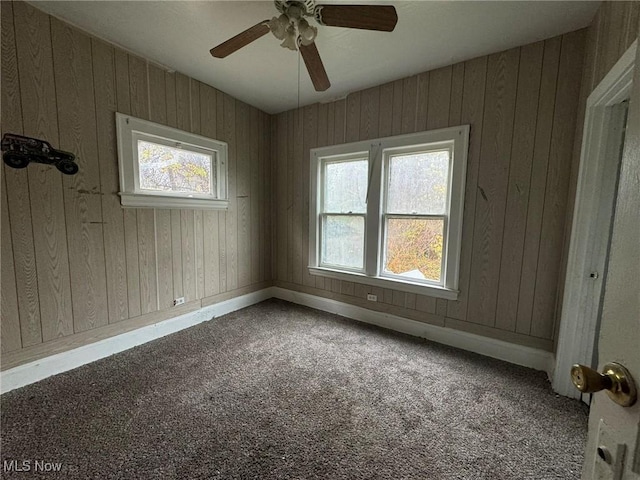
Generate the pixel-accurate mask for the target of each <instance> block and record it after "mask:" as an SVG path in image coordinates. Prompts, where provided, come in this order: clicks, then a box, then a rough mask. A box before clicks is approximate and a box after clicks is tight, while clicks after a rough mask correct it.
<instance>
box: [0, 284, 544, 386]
mask: <svg viewBox="0 0 640 480" xmlns="http://www.w3.org/2000/svg"><path fill="white" fill-rule="evenodd" d="M272 297H275V298H279V299H282V300H286V301H289V302H292V303H297V304H299V305H305V306H307V307H311V308H315V309H318V310H322V311H325V312H330V313H336V314H338V315H341V316H343V317H347V318H351V319H354V320H358V321H361V322H365V323H371V324H373V325H378V326H380V327H384V328H388V329H390V330H396V331H398V332H402V333H407V334H409V335H413V336H416V337H422V338H426V339H428V340H432V341H434V342H437V343H442V344H445V345H450V346H452V347H457V348H461V349H463V350H468V351H471V352H475V353H479V354H481V355H486V356H488V357H493V358H498V359H500V360H505V361H507V362H510V363H515V364H517V365H523V366H525V367H530V368H533V369H535V370H543V371H545V372H547V374H549V375H550V374H551V372H553V367H554V357H553V354H552V353H551V352H547V351H544V350H539V349H536V348H531V347H525V346H522V345H516V344H513V343H509V342H504V341H501V340H496V339H492V338H488V337H483V336H481V335H475V334H473V333H468V332H462V331H460V330H453V329H451V328H444V327H438V326H435V325H429V324H426V323H422V322H418V321H415V320H410V319H407V318H403V317H398V316H396V315H391V314H388V313H382V312H376V311H373V310H368V309H366V308H362V307H357V306H355V305H349V304H348V303H344V302H338V301H336V300H331V299H328V298H323V297H317V296H315V295H309V294H306V293H300V292H294V291H292V290H286V289H284V288H279V287H269V288H265V289H262V290H259V291H257V292H252V293H249V294H246V295H242V296H239V297H235V298H232V299H229V300H225V301H222V302H220V303H216V304H215V305H210V306H207V307H204V308H201V309H200V310H197V311H195V312H190V313H186V314H184V315H180V316H178V317H174V318H171V319H169V320H164V321H162V322H158V323H155V324H153V325H147V326H146V327H142V328H139V329H137V330H133V331H131V332H127V333H123V334H121V335H117V336H115V337H110V338H106V339H104V340H100V341H97V342H94V343H91V344H88V345H83V346H82V347H78V348H74V349H73V350H68V351H66V352H62V353H57V354H55V355H51V356H49V357H45V358H42V359H40V360H36V361H33V362H30V363H26V364H24V365H19V366H17V367H14V368H11V369H9V370H5V371H4V372H0V393H6V392H9V391H11V390H14V389H16V388H20V387H24V386H25V385H29V384H31V383H35V382H38V381H40V380H43V379H45V378H48V377H51V376H53V375H57V374H59V373H63V372H66V371H68V370H72V369H74V368H77V367H80V366H82V365H85V364H87V363H91V362H94V361H96V360H99V359H101V358H105V357H108V356H111V355H114V354H116V353H119V352H122V351H124V350H128V349H130V348H133V347H136V346H138V345H142V344H144V343H147V342H150V341H152V340H155V339H158V338H161V337H164V336H166V335H170V334H172V333H175V332H179V331H180V330H184V329H185V328H189V327H192V326H194V325H197V324H199V323H202V322H206V321H208V320H211V319H213V318H216V317H220V316H222V315H226V314H228V313H231V312H235V311H236V310H240V309H242V308H245V307H249V306H251V305H254V304H256V303H260V302H262V301H264V300H268V299H269V298H272Z"/></svg>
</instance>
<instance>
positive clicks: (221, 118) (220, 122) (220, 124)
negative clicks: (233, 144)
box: [216, 90, 228, 292]
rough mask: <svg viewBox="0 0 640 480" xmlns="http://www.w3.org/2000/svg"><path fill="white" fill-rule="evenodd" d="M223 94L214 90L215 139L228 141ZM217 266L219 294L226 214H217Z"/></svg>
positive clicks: (224, 275) (224, 273) (223, 281)
mask: <svg viewBox="0 0 640 480" xmlns="http://www.w3.org/2000/svg"><path fill="white" fill-rule="evenodd" d="M224 108H225V104H224V94H223V93H222V92H219V91H217V90H216V132H217V135H216V138H219V139H220V140H223V141H228V140H227V138H226V133H225V127H224V122H225V118H226V117H225V114H224ZM218 264H219V270H220V292H226V291H227V212H223V211H221V212H218Z"/></svg>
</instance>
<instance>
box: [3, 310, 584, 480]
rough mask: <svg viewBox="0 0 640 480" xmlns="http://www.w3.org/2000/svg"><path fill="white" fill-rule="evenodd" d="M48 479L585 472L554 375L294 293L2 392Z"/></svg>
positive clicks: (14, 425)
mask: <svg viewBox="0 0 640 480" xmlns="http://www.w3.org/2000/svg"><path fill="white" fill-rule="evenodd" d="M0 402H1V407H2V414H1V416H2V454H1V459H2V461H3V462H5V461H9V460H18V461H19V462H22V461H23V460H30V461H31V464H30V465H31V472H29V473H12V474H8V473H6V472H5V473H4V474H3V475H2V477H3V478H21V479H24V478H31V477H32V476H36V475H35V474H33V469H34V467H35V463H34V462H35V460H44V461H50V462H60V463H61V472H60V473H58V474H54V473H49V474H39V475H38V478H65V479H67V478H83V479H84V478H122V479H125V478H141V479H160V478H162V479H165V478H181V479H182V478H185V479H195V478H203V479H205V478H206V479H217V478H220V479H223V478H224V479H227V478H228V479H249V478H260V479H271V478H287V479H289V478H291V479H314V478H326V479H393V480H396V479H412V478H414V479H434V480H438V479H473V480H477V479H518V480H520V479H535V480H542V479H572V478H579V471H580V466H581V462H582V454H583V449H584V444H585V437H586V424H587V409H586V407H585V406H584V405H582V404H581V403H579V402H577V401H573V400H569V399H566V398H561V397H558V396H556V395H555V394H553V393H552V391H551V389H550V387H549V384H548V382H547V380H546V378H545V375H544V374H543V373H541V372H535V371H533V370H529V369H526V368H522V367H517V366H513V365H510V364H507V363H504V362H501V361H498V360H493V359H489V358H486V357H482V356H479V355H475V354H471V353H467V352H463V351H459V350H456V349H453V348H449V347H444V346H441V345H437V344H433V343H430V342H427V341H424V340H420V339H416V338H412V337H409V336H405V335H402V334H396V333H393V332H389V331H386V330H383V329H379V328H376V327H372V326H368V325H364V324H360V323H357V322H354V321H351V320H347V319H344V318H341V317H338V316H335V315H329V314H325V313H322V312H318V311H315V310H312V309H308V308H304V307H299V306H295V305H292V304H289V303H286V302H282V301H278V300H270V301H267V302H264V303H262V304H259V305H256V306H253V307H250V308H247V309H244V310H241V311H239V312H236V313H233V314H230V315H227V316H225V317H222V318H219V319H217V320H215V321H212V322H207V323H204V324H201V325H198V326H196V327H193V328H191V329H189V330H185V331H182V332H179V333H177V334H174V335H171V336H169V337H166V338H163V339H160V340H157V341H154V342H152V343H149V344H146V345H143V346H140V347H137V348H135V349H132V350H129V351H127V352H124V353H121V354H118V355H116V356H113V357H110V358H108V359H104V360H101V361H98V362H95V363H93V364H91V365H87V366H84V367H81V368H79V369H76V370H74V371H71V372H68V373H65V374H62V375H58V376H56V377H53V378H50V379H47V380H44V381H42V382H39V383H37V384H34V385H30V386H28V387H25V388H22V389H19V390H15V391H13V392H9V393H7V394H5V395H3V396H2V397H0Z"/></svg>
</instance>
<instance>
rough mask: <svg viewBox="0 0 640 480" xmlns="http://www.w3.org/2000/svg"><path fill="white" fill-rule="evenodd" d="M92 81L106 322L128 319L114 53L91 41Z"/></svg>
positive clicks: (104, 46) (102, 44) (111, 49)
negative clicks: (107, 313)
mask: <svg viewBox="0 0 640 480" xmlns="http://www.w3.org/2000/svg"><path fill="white" fill-rule="evenodd" d="M91 45H92V58H93V82H94V88H93V90H94V95H95V100H96V128H97V141H98V160H99V165H100V190H101V192H102V195H101V200H102V219H103V221H104V227H103V229H102V233H103V237H104V249H105V252H104V255H105V260H104V261H105V267H106V276H107V305H108V310H109V322H110V323H113V322H118V321H120V320H124V319H126V318H129V302H128V294H127V264H126V255H125V235H124V218H123V214H122V208H121V206H120V198H119V197H118V191H119V190H120V188H119V178H118V160H117V153H116V131H115V122H114V121H113V119H114V118H115V112H116V111H117V109H118V107H117V97H116V73H115V54H114V49H113V47H112V46H110V45H107V44H106V43H104V42H101V41H99V40H96V39H92V40H91Z"/></svg>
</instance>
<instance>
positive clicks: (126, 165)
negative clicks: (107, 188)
mask: <svg viewBox="0 0 640 480" xmlns="http://www.w3.org/2000/svg"><path fill="white" fill-rule="evenodd" d="M116 129H117V137H118V168H119V174H120V192H118V194H119V195H120V203H121V204H122V206H123V207H126V208H185V209H227V208H228V207H229V200H228V196H227V192H228V189H227V164H228V162H227V158H228V146H227V144H226V143H225V142H221V141H218V140H213V139H211V138H207V137H203V136H201V135H197V134H195V133H189V132H185V131H183V130H178V129H177V128H172V127H167V126H165V125H160V124H158V123H154V122H150V121H148V120H143V119H141V118H136V117H132V116H131V115H125V114H122V113H116ZM138 139H148V140H150V141H155V142H157V143H158V144H163V145H167V146H172V145H176V144H180V146H181V147H182V148H185V147H186V149H189V150H192V151H195V152H199V153H207V154H212V155H214V156H215V158H216V179H217V182H216V188H217V191H216V192H215V194H213V193H212V195H198V194H193V195H187V194H181V193H175V192H166V193H158V192H148V191H144V190H141V189H140V187H139V172H138V168H139V166H138V162H137V151H138V148H137V141H138Z"/></svg>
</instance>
